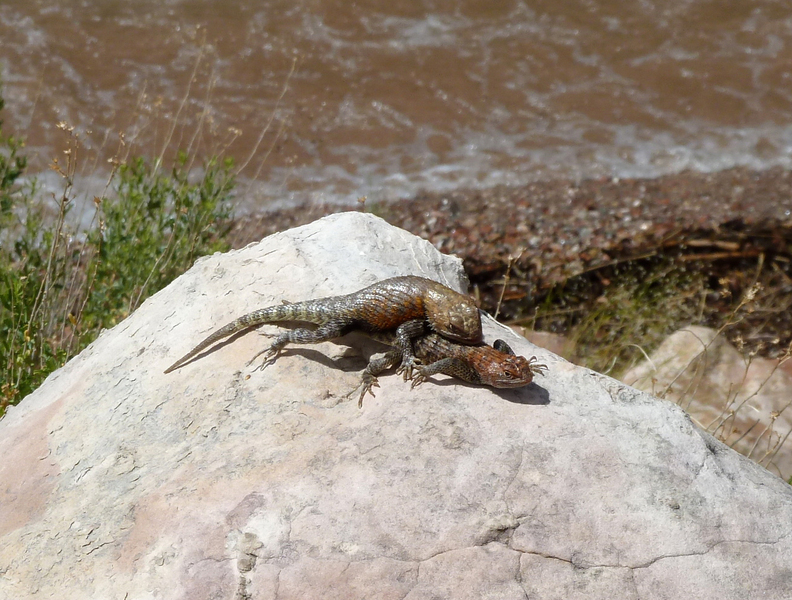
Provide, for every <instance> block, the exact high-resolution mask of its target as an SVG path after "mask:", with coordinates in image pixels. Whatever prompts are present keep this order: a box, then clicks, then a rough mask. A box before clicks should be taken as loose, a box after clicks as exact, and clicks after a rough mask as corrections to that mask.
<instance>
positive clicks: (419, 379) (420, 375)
mask: <svg viewBox="0 0 792 600" xmlns="http://www.w3.org/2000/svg"><path fill="white" fill-rule="evenodd" d="M416 371H417V373H416V374H415V375H414V376H413V378H412V385H410V389H411V390H414V389H415V388H417V387H418V386H419V385H421V384H422V383H423V382H424V381H429V376H428V375H426V374H425V373H424V371H423V367H420V366H419V367H418V368H417V369H416Z"/></svg>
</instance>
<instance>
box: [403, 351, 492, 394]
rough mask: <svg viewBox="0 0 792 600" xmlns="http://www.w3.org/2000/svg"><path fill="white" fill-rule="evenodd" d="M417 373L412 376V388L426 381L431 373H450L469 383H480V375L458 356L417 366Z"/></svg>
mask: <svg viewBox="0 0 792 600" xmlns="http://www.w3.org/2000/svg"><path fill="white" fill-rule="evenodd" d="M417 370H418V374H417V375H416V376H415V377H414V378H413V382H412V386H410V389H414V388H416V387H418V386H419V385H421V384H422V383H423V382H424V381H427V380H428V379H429V378H430V377H431V376H432V375H436V374H437V373H442V374H443V375H450V376H451V377H456V378H458V379H462V380H464V381H468V382H470V383H481V377H480V376H479V374H478V373H477V372H476V370H475V369H473V367H471V366H470V365H469V364H467V363H466V362H465V361H463V360H461V359H459V358H443V359H440V360H438V361H435V362H433V363H432V364H429V365H424V366H419V367H417Z"/></svg>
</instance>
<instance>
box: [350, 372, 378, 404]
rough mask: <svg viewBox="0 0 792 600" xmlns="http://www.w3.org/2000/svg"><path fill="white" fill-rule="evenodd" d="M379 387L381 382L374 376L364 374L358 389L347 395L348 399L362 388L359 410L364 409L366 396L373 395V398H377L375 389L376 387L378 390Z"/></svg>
mask: <svg viewBox="0 0 792 600" xmlns="http://www.w3.org/2000/svg"><path fill="white" fill-rule="evenodd" d="M379 386H380V384H379V381H377V378H376V377H374V375H372V374H371V373H365V372H364V373H363V375H361V377H360V384H359V385H358V386H357V387H355V389H353V390H352V391H350V392H349V393H348V394H347V395H346V397H347V398H349V397H350V396H351V395H352V394H354V393H355V392H356V391H357V390H358V388H361V387H362V389H361V390H360V398H359V399H358V408H363V398H364V397H365V396H366V394H367V393H368V394H371V397H372V398H376V396H375V395H374V388H375V387H377V388H378V387H379Z"/></svg>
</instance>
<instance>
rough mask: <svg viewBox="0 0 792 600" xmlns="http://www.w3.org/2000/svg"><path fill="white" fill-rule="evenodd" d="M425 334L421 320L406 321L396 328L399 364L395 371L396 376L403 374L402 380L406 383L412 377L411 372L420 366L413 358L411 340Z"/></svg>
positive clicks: (424, 326) (418, 361)
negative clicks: (399, 356)
mask: <svg viewBox="0 0 792 600" xmlns="http://www.w3.org/2000/svg"><path fill="white" fill-rule="evenodd" d="M424 333H426V325H425V324H424V322H423V320H421V319H414V320H412V321H406V322H404V323H402V324H401V325H399V326H398V327H397V328H396V341H395V344H394V345H395V346H396V347H397V348H398V349H399V351H400V355H401V364H400V365H399V368H398V369H396V374H403V375H404V380H405V381H408V380H410V379H412V377H413V370H414V369H415V368H416V367H417V366H418V365H420V364H421V361H420V360H419V359H417V358H416V357H415V352H414V351H413V345H412V340H413V338H416V337H418V336H421V335H423V334H424Z"/></svg>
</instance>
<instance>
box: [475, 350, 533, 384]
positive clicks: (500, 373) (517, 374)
mask: <svg viewBox="0 0 792 600" xmlns="http://www.w3.org/2000/svg"><path fill="white" fill-rule="evenodd" d="M493 352H494V353H497V360H491V361H487V363H486V364H487V365H489V367H488V368H487V369H483V372H480V373H479V375H480V377H481V379H482V383H484V384H486V385H491V386H492V387H495V388H517V387H522V386H524V385H528V384H529V383H531V382H532V381H533V378H534V375H536V374H537V373H538V374H539V375H543V374H544V373H543V371H545V370H547V365H543V364H540V363H537V362H536V360H537V358H536V357H535V356H532V357H531V358H525V357H524V356H515V355H514V354H507V353H505V352H499V351H497V350H493Z"/></svg>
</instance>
